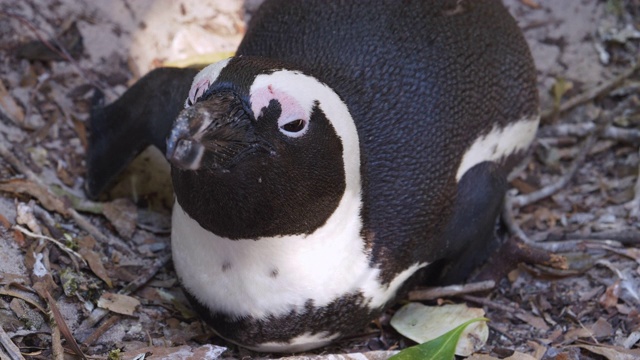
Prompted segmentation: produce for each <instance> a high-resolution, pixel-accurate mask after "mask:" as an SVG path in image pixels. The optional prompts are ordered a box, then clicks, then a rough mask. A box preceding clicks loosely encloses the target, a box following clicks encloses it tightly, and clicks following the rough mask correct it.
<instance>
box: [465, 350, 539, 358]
mask: <svg viewBox="0 0 640 360" xmlns="http://www.w3.org/2000/svg"><path fill="white" fill-rule="evenodd" d="M503 359H504V360H536V358H535V357H533V356H531V355H528V354H525V353H521V352H519V351H516V352H514V353H513V355H511V356H509V357H506V358H503ZM467 360H499V358H497V357H493V356H490V355H485V354H474V355H471V356H470V357H468V358H467Z"/></svg>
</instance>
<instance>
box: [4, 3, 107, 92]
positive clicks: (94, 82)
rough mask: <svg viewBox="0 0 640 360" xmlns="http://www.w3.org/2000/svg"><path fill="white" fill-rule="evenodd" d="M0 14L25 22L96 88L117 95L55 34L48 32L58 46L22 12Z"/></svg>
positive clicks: (46, 44)
mask: <svg viewBox="0 0 640 360" xmlns="http://www.w3.org/2000/svg"><path fill="white" fill-rule="evenodd" d="M0 15H4V16H7V17H10V18H14V19H16V20H18V21H20V22H21V23H22V24H24V25H25V26H26V27H28V28H29V30H31V31H32V32H33V34H34V35H35V36H36V37H37V38H38V40H40V41H41V42H42V43H43V44H44V45H45V46H46V47H47V48H49V50H51V51H53V52H54V53H56V54H58V55H59V56H60V57H62V58H63V59H65V60H67V61H68V62H69V63H71V64H72V65H73V66H74V67H75V68H76V70H78V73H80V75H81V76H82V77H83V78H84V79H85V80H87V81H88V82H90V83H91V84H92V85H93V86H95V87H96V88H98V89H100V91H102V92H106V91H107V90H108V91H109V93H110V95H112V96H116V94H115V93H114V91H113V89H112V88H110V87H108V86H105V84H103V83H102V82H101V81H99V80H97V79H96V78H95V77H94V76H89V74H88V73H87V72H86V71H85V70H84V69H83V68H82V66H80V63H78V62H77V61H76V59H74V58H73V57H72V56H71V55H70V54H69V52H68V51H67V49H66V48H65V47H64V46H62V44H61V43H60V42H59V41H58V40H57V39H56V38H55V37H54V36H51V35H50V34H47V36H49V37H50V38H51V41H53V42H54V43H55V45H56V46H57V48H56V46H53V44H51V41H49V40H47V39H45V38H44V37H43V36H42V35H41V34H40V33H41V32H43V31H42V30H41V29H37V28H36V26H35V25H33V24H32V23H31V21H29V20H28V19H26V18H25V17H24V16H22V15H20V14H16V13H14V12H10V11H6V10H0Z"/></svg>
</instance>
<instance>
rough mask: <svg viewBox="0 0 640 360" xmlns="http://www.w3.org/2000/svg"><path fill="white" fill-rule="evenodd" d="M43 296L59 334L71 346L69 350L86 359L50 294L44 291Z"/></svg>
mask: <svg viewBox="0 0 640 360" xmlns="http://www.w3.org/2000/svg"><path fill="white" fill-rule="evenodd" d="M45 296H46V299H47V303H48V304H49V310H51V314H52V315H53V319H54V320H55V322H56V325H58V329H60V333H61V334H62V336H63V337H64V339H65V340H67V344H68V345H69V346H71V349H73V351H74V352H75V353H76V355H78V356H80V357H81V358H83V359H86V356H85V355H84V353H83V352H82V350H80V347H79V346H78V343H77V342H76V339H75V338H74V337H73V333H71V330H69V326H67V322H66V321H65V320H64V317H63V316H62V314H61V313H60V309H58V304H57V303H56V301H55V300H54V299H53V297H52V296H51V294H49V292H48V291H46V290H45Z"/></svg>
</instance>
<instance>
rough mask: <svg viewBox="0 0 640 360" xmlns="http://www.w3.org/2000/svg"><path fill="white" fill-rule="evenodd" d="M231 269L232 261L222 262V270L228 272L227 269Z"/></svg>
mask: <svg viewBox="0 0 640 360" xmlns="http://www.w3.org/2000/svg"><path fill="white" fill-rule="evenodd" d="M229 269H231V263H230V262H226V261H225V262H224V263H222V272H226V271H227V270H229Z"/></svg>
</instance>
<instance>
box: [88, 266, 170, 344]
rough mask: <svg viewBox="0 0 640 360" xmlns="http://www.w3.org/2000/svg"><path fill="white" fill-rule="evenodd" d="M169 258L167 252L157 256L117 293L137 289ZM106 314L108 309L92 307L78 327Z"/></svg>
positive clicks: (96, 321) (92, 324)
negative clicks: (143, 270) (144, 269)
mask: <svg viewBox="0 0 640 360" xmlns="http://www.w3.org/2000/svg"><path fill="white" fill-rule="evenodd" d="M170 259H171V255H169V254H166V255H164V256H161V257H159V258H157V259H156V261H154V263H153V264H151V266H150V267H149V269H148V270H147V272H146V273H144V274H142V275H140V276H139V277H137V278H136V279H134V280H133V281H132V282H130V283H129V284H128V285H127V286H125V287H124V288H122V289H121V290H120V291H118V294H122V295H129V294H131V293H133V292H135V291H137V290H138V289H140V288H141V287H142V286H143V285H144V284H146V283H147V282H149V280H151V279H152V278H153V277H154V276H155V275H156V274H157V273H158V271H160V269H162V268H163V267H165V266H166V265H167V263H169V260H170ZM107 314H109V311H108V310H105V309H103V308H96V309H94V310H93V311H92V312H91V314H90V315H89V317H87V319H85V321H84V322H83V323H82V324H81V325H80V329H89V328H92V327H94V326H95V325H96V324H97V323H99V322H100V320H102V319H103V318H104V317H105V316H106V315H107ZM85 341H86V340H85ZM83 342H84V341H83Z"/></svg>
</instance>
